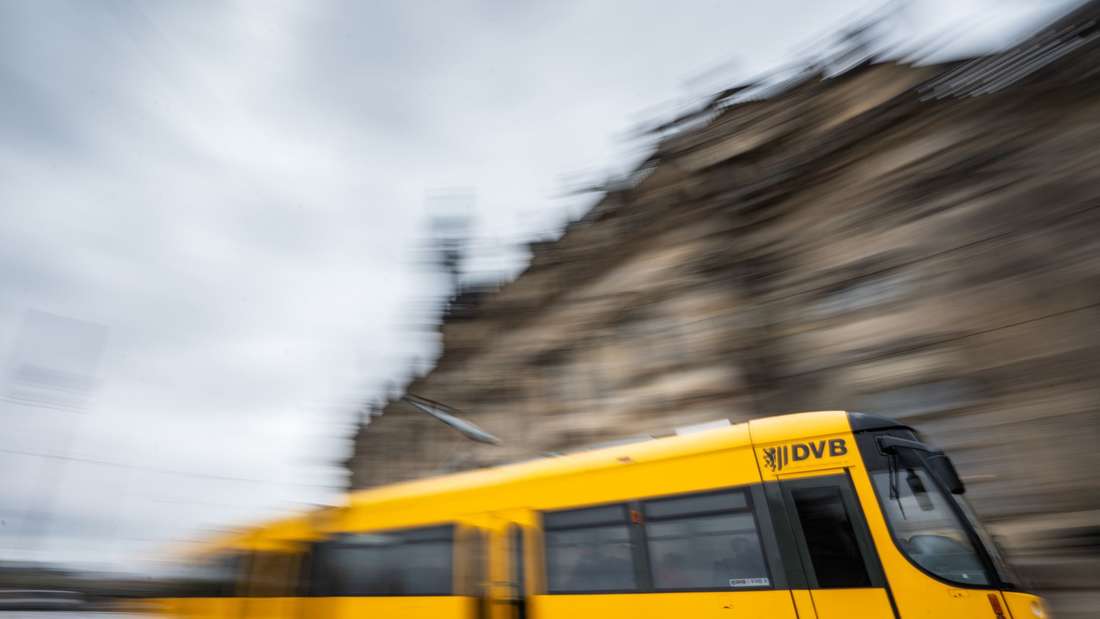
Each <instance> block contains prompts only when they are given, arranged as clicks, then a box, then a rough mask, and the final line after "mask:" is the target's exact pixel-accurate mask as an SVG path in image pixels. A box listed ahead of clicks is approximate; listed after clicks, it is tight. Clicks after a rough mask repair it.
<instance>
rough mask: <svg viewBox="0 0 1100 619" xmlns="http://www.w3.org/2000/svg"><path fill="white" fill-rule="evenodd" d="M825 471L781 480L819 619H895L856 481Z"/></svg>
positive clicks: (844, 474) (838, 472)
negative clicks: (856, 489) (857, 498)
mask: <svg viewBox="0 0 1100 619" xmlns="http://www.w3.org/2000/svg"><path fill="white" fill-rule="evenodd" d="M826 473H832V474H826V475H815V476H813V477H805V476H803V477H798V478H794V479H792V478H789V477H788V478H784V477H783V476H780V479H779V484H780V486H781V487H782V492H783V501H784V503H785V505H786V511H787V513H788V514H789V515H790V522H791V525H792V527H791V528H792V529H793V534H794V538H795V540H796V544H797V546H798V548H799V554H800V559H801V562H802V566H803V569H804V570H805V572H806V577H807V579H808V580H809V585H810V595H811V597H812V599H813V607H814V609H815V611H816V614H817V619H881V618H884V617H894V616H895V614H894V611H893V608H892V606H891V603H890V598H889V594H888V593H887V590H886V578H885V576H884V575H883V572H882V567H881V565H880V563H879V560H878V555H877V553H876V552H875V547H874V544H873V543H872V541H871V535H870V532H869V531H868V528H867V524H866V521H865V520H864V519H863V514H862V512H861V511H860V509H859V503H858V501H857V500H856V496H855V491H854V489H853V488H852V484H851V481H850V480H849V478H848V476H847V474H846V473H845V471H843V470H835V471H826Z"/></svg>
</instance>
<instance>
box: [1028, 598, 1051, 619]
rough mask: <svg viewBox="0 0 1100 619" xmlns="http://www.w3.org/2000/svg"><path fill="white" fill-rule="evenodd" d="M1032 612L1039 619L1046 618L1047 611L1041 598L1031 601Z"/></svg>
mask: <svg viewBox="0 0 1100 619" xmlns="http://www.w3.org/2000/svg"><path fill="white" fill-rule="evenodd" d="M1031 614H1033V615H1035V616H1036V617H1037V618H1038V619H1046V616H1047V611H1046V609H1045V608H1043V603H1042V602H1040V601H1039V600H1032V601H1031Z"/></svg>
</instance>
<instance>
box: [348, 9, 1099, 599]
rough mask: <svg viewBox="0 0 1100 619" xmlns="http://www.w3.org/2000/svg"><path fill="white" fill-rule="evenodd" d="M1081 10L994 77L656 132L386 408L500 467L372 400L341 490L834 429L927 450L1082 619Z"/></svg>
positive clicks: (852, 94)
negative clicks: (599, 454)
mask: <svg viewBox="0 0 1100 619" xmlns="http://www.w3.org/2000/svg"><path fill="white" fill-rule="evenodd" d="M1094 13H1097V10H1096V7H1095V5H1088V6H1086V7H1085V8H1084V9H1082V10H1081V11H1080V12H1078V13H1077V14H1075V15H1071V16H1069V17H1067V18H1066V19H1065V20H1063V21H1062V22H1061V23H1059V24H1056V25H1055V27H1052V28H1050V29H1046V30H1044V31H1042V32H1039V33H1038V34H1037V35H1036V36H1035V37H1034V38H1033V39H1031V40H1030V41H1027V42H1025V43H1024V44H1022V45H1021V46H1020V47H1019V48H1017V49H1015V50H1009V51H1007V52H1005V53H1004V54H1001V55H998V56H991V57H988V58H980V59H976V60H974V61H971V62H967V63H957V64H953V65H943V66H934V67H921V68H917V67H912V66H905V65H900V64H893V63H879V64H865V65H863V66H860V67H857V68H856V69H854V70H851V71H849V72H847V73H845V74H843V75H840V76H834V77H831V78H828V79H825V78H822V77H821V76H819V75H806V76H803V77H802V78H801V79H799V80H796V81H794V82H792V83H789V84H786V85H785V86H784V87H783V88H782V89H781V90H780V92H777V93H775V92H773V93H770V94H769V96H767V97H761V98H758V99H755V100H753V99H742V100H738V101H733V102H726V103H724V104H720V105H714V106H712V107H711V108H708V109H707V110H704V112H703V113H701V114H700V118H702V119H703V122H698V121H696V122H695V123H694V126H692V127H681V128H679V129H677V128H672V129H668V128H666V130H667V131H668V135H665V136H664V137H663V139H662V141H661V145H660V146H659V147H658V149H657V151H656V152H655V153H654V155H653V157H652V158H651V159H650V160H649V161H648V162H647V163H646V164H645V165H644V166H643V167H642V168H640V169H639V171H638V174H636V176H635V178H634V179H631V183H630V184H629V185H628V187H627V188H625V189H619V190H617V191H615V192H611V193H609V194H608V195H607V196H606V197H605V198H604V199H603V200H602V201H601V202H600V203H599V204H597V205H596V206H595V207H594V208H593V209H592V211H591V212H590V213H589V214H588V215H587V216H586V217H585V218H583V219H582V220H580V221H578V222H576V223H575V224H573V225H572V226H570V227H569V229H568V230H567V231H566V232H565V234H564V235H563V237H562V238H561V239H560V240H559V241H557V242H556V243H553V244H549V245H544V246H541V247H539V248H538V249H537V251H535V253H534V258H533V260H532V263H531V265H530V267H529V268H528V270H527V271H526V272H525V273H524V274H522V275H521V276H520V277H519V278H517V279H516V280H515V281H514V282H511V283H509V284H508V285H507V286H505V287H504V288H502V289H501V290H500V291H498V292H496V293H494V294H492V295H489V296H488V297H486V298H484V299H482V300H481V302H480V304H479V305H478V306H477V307H476V308H473V309H472V310H470V311H465V312H464V313H463V314H462V315H461V316H459V315H455V316H452V317H451V318H450V319H448V320H447V321H446V322H445V323H444V324H443V326H442V336H443V341H444V344H445V351H444V353H443V356H442V358H441V359H440V360H439V362H438V364H437V367H436V368H435V369H434V370H433V371H432V372H431V373H429V374H428V375H426V376H424V377H421V378H419V379H417V380H415V381H413V382H412V383H411V384H410V385H408V386H407V390H408V391H409V392H411V393H416V394H419V395H423V396H427V397H430V398H433V399H436V400H440V401H443V402H446V403H448V404H451V405H453V406H455V407H457V408H459V409H462V410H464V411H466V412H467V413H468V414H469V416H470V417H471V418H472V419H473V420H474V421H476V422H477V423H478V424H480V425H481V426H483V427H485V428H486V429H487V430H489V431H490V432H493V433H494V434H496V435H498V436H500V437H501V438H502V439H503V441H504V445H503V446H501V447H490V446H481V445H474V444H472V443H469V442H466V441H464V439H462V438H461V437H459V436H457V435H456V434H454V433H453V432H452V431H450V430H449V429H447V428H445V427H442V426H440V425H439V424H438V423H436V422H434V421H433V420H431V419H429V418H427V417H424V416H421V415H417V414H415V413H412V412H411V411H409V410H407V409H406V408H405V406H404V405H403V404H401V403H399V402H390V403H388V404H386V405H385V406H384V407H382V408H381V409H379V410H375V411H372V414H371V415H370V416H369V424H364V426H363V427H362V428H361V429H360V431H359V433H358V435H357V436H356V440H355V454H354V455H353V457H352V459H351V460H350V461H349V467H350V469H351V472H352V485H353V486H354V487H366V486H371V485H376V484H380V483H386V482H391V481H396V480H401V479H407V478H413V477H420V476H424V475H428V474H432V473H436V472H443V471H447V470H456V469H460V468H467V467H472V466H484V465H490V464H496V463H501V462H508V461H514V460H518V459H524V458H531V457H538V456H540V455H541V454H544V453H546V452H560V451H566V450H569V449H572V448H577V447H579V446H583V445H586V444H592V443H597V442H601V441H611V440H616V439H624V438H629V437H632V436H637V435H644V434H652V435H660V434H668V433H671V432H672V431H673V430H674V429H675V428H676V427H678V426H684V425H689V424H693V423H700V422H705V421H709V420H713V419H729V420H732V421H740V420H744V419H748V418H751V417H754V416H763V415H771V414H779V413H784V412H792V411H798V410H813V409H834V408H839V409H848V410H860V411H864V412H871V413H876V414H880V415H885V416H890V417H894V418H897V419H900V420H903V421H905V422H907V423H911V424H913V425H915V426H917V427H918V428H920V429H921V430H923V431H925V433H926V434H927V435H928V436H929V437H930V438H931V439H932V440H934V441H935V442H938V443H939V444H940V445H942V446H943V447H945V448H946V449H948V450H949V452H950V453H951V454H952V455H953V457H954V458H955V460H956V462H957V463H958V465H959V467H960V470H961V472H962V474H963V476H964V478H965V479H966V480H967V481H968V483H969V487H970V491H969V495H970V497H971V499H972V500H973V502H974V503H975V504H976V507H977V509H978V511H979V512H980V515H981V516H982V517H983V518H984V519H985V520H986V521H987V522H989V523H991V525H992V528H993V529H994V532H995V533H996V534H997V535H999V536H1000V537H1001V538H1002V540H1003V541H1004V543H1005V545H1006V546H1007V547H1008V551H1009V553H1010V555H1011V557H1012V559H1013V560H1014V562H1015V563H1016V564H1017V565H1018V566H1019V567H1020V568H1021V569H1022V571H1024V572H1025V576H1026V577H1027V578H1028V579H1029V580H1030V581H1031V582H1033V583H1035V584H1036V585H1037V586H1039V587H1040V588H1042V590H1043V591H1044V592H1046V593H1047V594H1049V595H1051V596H1052V598H1053V599H1054V600H1055V604H1056V609H1057V610H1060V611H1062V616H1070V617H1076V616H1081V617H1084V616H1091V615H1089V614H1087V613H1089V612H1092V609H1094V608H1095V607H1096V603H1097V602H1098V601H1100V599H1098V596H1097V593H1096V591H1097V590H1098V589H1100V586H1098V584H1097V577H1096V576H1095V574H1097V573H1100V560H1098V558H1097V555H1098V553H1097V551H1098V549H1100V481H1098V477H1097V476H1096V475H1095V474H1094V472H1095V471H1096V470H1100V450H1098V449H1097V448H1096V446H1097V444H1100V413H1098V410H1100V328H1097V324H1098V323H1100V209H1098V208H1097V207H1098V206H1100V148H1098V147H1097V146H1096V145H1097V144H1100V89H1098V88H1097V86H1098V85H1100V80H1098V79H1097V76H1096V69H1095V67H1096V66H1100V62H1098V61H1100V49H1098V47H1100V46H1098V45H1097V44H1096V41H1095V40H1094V38H1093V37H1094V36H1095V35H1094V34H1093V30H1094V29H1095V26H1088V24H1089V23H1090V22H1089V20H1090V19H1094V18H1095V15H1094ZM1082 24H1084V25H1082ZM1090 28H1091V29H1092V30H1090ZM1035 49H1038V50H1044V49H1045V50H1048V51H1049V50H1054V52H1050V53H1047V56H1043V57H1036V56H1034V55H1033V53H1032V52H1031V51H1028V50H1035ZM1067 50H1068V51H1067ZM1028 54H1032V55H1031V56H1029V55H1028ZM1079 611H1080V612H1079Z"/></svg>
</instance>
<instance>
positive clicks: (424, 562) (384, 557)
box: [313, 527, 454, 596]
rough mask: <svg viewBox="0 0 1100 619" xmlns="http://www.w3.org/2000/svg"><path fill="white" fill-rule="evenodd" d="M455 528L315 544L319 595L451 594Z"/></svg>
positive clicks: (356, 537) (316, 582)
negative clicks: (453, 533) (453, 534)
mask: <svg viewBox="0 0 1100 619" xmlns="http://www.w3.org/2000/svg"><path fill="white" fill-rule="evenodd" d="M453 547H454V545H453V539H452V532H451V528H450V527H444V528H439V527H437V528H433V529H418V530H413V531H403V532H390V533H382V534H377V533H372V534H366V535H349V536H345V537H342V538H340V539H338V540H334V541H331V542H326V543H323V544H319V545H317V547H316V548H315V549H314V565H313V570H314V571H313V582H314V595H319V596H395V595H420V596H433V595H451V593H452V582H451V574H452V571H453V570H452V564H453V560H452V559H453Z"/></svg>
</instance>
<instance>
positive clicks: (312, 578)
mask: <svg viewBox="0 0 1100 619" xmlns="http://www.w3.org/2000/svg"><path fill="white" fill-rule="evenodd" d="M457 533H458V527H457V525H456V524H454V523H446V524H438V525H428V526H423V527H409V528H400V529H385V530H372V531H361V532H344V533H339V534H336V535H333V536H331V537H329V538H327V539H325V540H322V541H320V542H316V543H314V544H313V546H312V547H311V552H310V553H309V554H310V562H309V564H310V569H309V583H308V587H306V589H307V592H308V596H309V597H355V598H385V597H460V596H462V595H463V593H462V592H459V591H457V590H456V586H455V571H456V566H457V565H458V562H457V560H456V544H457V543H458V534H457ZM366 536H393V537H397V538H399V539H400V542H399V543H397V544H391V545H387V544H378V546H391V547H397V546H400V545H404V544H420V543H438V542H447V544H448V546H449V552H448V553H447V572H448V579H447V580H448V582H447V588H446V590H447V592H446V593H434V592H433V593H422V592H416V593H405V592H399V593H394V592H392V591H391V592H387V593H384V594H378V593H372V594H361V593H346V592H339V593H337V592H333V591H332V590H330V589H329V588H328V587H321V586H320V583H319V582H318V581H317V577H318V576H319V575H320V574H321V573H322V570H320V569H318V568H319V565H318V563H319V561H321V560H322V557H323V554H324V552H323V551H324V549H326V548H334V547H335V548H340V547H352V548H356V547H364V546H367V547H369V546H371V545H372V544H365V543H363V542H361V541H356V538H363V537H366ZM319 551H320V552H319Z"/></svg>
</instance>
